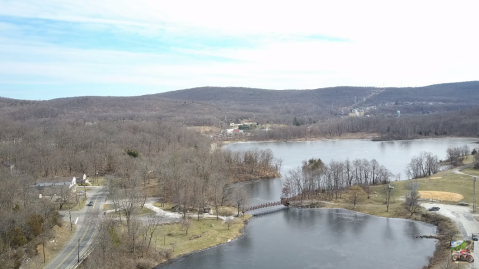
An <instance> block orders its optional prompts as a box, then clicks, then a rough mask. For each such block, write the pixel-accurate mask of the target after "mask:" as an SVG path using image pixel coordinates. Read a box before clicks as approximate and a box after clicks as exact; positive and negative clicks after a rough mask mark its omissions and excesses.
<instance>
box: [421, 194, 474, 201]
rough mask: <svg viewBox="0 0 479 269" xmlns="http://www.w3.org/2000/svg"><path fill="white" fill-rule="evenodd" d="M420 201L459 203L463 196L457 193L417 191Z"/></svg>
mask: <svg viewBox="0 0 479 269" xmlns="http://www.w3.org/2000/svg"><path fill="white" fill-rule="evenodd" d="M419 194H420V195H421V198H422V199H434V200H442V201H452V202H459V201H462V200H463V199H464V196H462V195H460V194H459V193H454V192H445V191H419Z"/></svg>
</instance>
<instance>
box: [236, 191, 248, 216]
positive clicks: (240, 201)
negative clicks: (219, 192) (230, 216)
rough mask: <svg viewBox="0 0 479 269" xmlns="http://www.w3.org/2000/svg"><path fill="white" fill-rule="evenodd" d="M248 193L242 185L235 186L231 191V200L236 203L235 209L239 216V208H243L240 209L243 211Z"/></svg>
mask: <svg viewBox="0 0 479 269" xmlns="http://www.w3.org/2000/svg"><path fill="white" fill-rule="evenodd" d="M247 197H248V193H247V192H246V190H245V189H244V187H243V186H237V187H235V189H234V191H233V198H232V200H233V202H234V204H235V205H236V209H237V210H238V217H239V216H240V210H241V208H243V210H242V211H244V208H245V204H246V202H247V200H248V198H247Z"/></svg>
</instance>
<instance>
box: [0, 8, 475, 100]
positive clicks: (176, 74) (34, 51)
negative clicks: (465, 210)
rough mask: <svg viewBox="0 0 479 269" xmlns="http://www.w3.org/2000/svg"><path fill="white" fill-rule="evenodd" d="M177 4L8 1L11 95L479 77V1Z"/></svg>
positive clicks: (6, 74)
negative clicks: (478, 2) (478, 18)
mask: <svg viewBox="0 0 479 269" xmlns="http://www.w3.org/2000/svg"><path fill="white" fill-rule="evenodd" d="M171 2H173V1H156V0H155V1H154V0H150V1H146V0H145V1H122V0H103V1H91V0H82V1H65V0H42V1H36V0H35V1H34V0H25V1H22V0H13V1H10V0H0V7H1V8H0V96H2V97H9V98H16V99H30V100H47V99H52V98H59V97H70V96H85V95H88V96H90V95H101V96H133V95H143V94H152V93H158V92H164V91H172V90H179V89H186V88H192V87H200V86H241V87H257V88H266V89H277V90H281V89H314V88H320V87H329V86H342V85H347V86H377V87H383V86H423V85H430V84H436V83H444V82H457V81H470V80H478V76H479V49H478V48H479V40H478V39H479V37H478V35H477V29H476V28H477V19H476V18H477V16H476V14H475V12H476V11H477V10H478V7H479V5H478V4H476V2H475V1H462V2H460V4H458V3H455V4H453V3H452V2H441V1H420V3H417V2H418V1H397V2H391V1H387V3H385V2H386V1H334V3H333V4H331V3H326V2H322V1H295V2H294V3H293V2H290V3H278V1H274V2H273V1H241V2H237V3H233V4H232V3H231V2H229V3H228V2H226V1H208V0H205V1H174V2H175V3H171ZM329 2H332V1H329Z"/></svg>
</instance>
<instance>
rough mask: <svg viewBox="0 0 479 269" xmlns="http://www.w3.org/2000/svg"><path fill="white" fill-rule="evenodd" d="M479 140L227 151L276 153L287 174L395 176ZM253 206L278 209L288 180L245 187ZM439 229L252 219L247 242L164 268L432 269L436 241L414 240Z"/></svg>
mask: <svg viewBox="0 0 479 269" xmlns="http://www.w3.org/2000/svg"><path fill="white" fill-rule="evenodd" d="M475 141H477V139H469V138H444V139H423V140H413V141H394V142H371V141H367V140H323V141H313V142H280V143H234V144H228V145H226V147H225V148H227V149H231V150H246V149H251V148H255V147H257V148H261V149H265V148H269V149H271V150H272V151H273V154H274V156H275V157H277V158H281V159H282V160H283V171H282V173H285V172H286V171H287V170H288V169H291V168H294V167H296V166H299V165H301V161H302V160H305V159H309V158H313V157H314V158H321V159H322V160H323V161H324V162H329V161H330V160H333V159H334V160H336V161H339V160H346V159H347V158H349V159H350V160H354V159H356V158H361V159H362V158H366V159H368V160H371V159H376V160H377V161H378V162H379V163H380V164H382V165H384V166H386V167H387V168H388V169H389V170H391V171H392V172H393V173H394V174H398V173H402V174H403V175H402V176H401V179H405V176H404V172H403V170H404V168H405V167H406V164H407V163H408V162H409V161H410V160H411V158H412V157H413V156H414V155H418V154H419V152H421V151H428V152H432V153H434V154H436V155H438V156H439V158H441V159H443V158H445V156H446V149H447V148H448V147H457V146H463V145H465V144H467V145H468V146H469V147H470V148H471V150H472V148H473V147H477V146H478V145H477V144H473V142H475ZM245 186H246V187H247V188H248V191H249V196H250V204H251V205H253V204H260V203H264V202H267V201H278V200H279V198H280V196H281V179H272V180H263V181H257V182H253V183H246V184H245ZM435 230H436V229H435V227H434V226H430V225H426V224H423V223H419V222H413V221H408V220H401V219H387V218H379V217H374V216H368V215H363V214H357V213H354V212H351V211H347V210H342V209H337V210H334V209H329V210H328V209H289V210H287V211H281V212H277V213H273V214H270V215H265V216H264V217H260V218H253V219H252V220H251V221H250V223H249V224H248V225H247V226H246V228H245V235H244V236H243V237H241V238H239V239H237V240H235V241H233V242H230V243H227V244H224V245H220V246H217V247H214V248H211V249H208V250H205V251H200V252H198V253H194V254H191V255H187V256H185V257H182V258H180V259H178V260H175V261H174V262H172V263H169V264H166V265H163V266H160V267H158V268H161V269H164V268H195V269H207V268H233V269H234V268H267V269H269V268H271V269H279V268H288V269H290V268H335V269H342V268H344V269H346V268H348V269H349V268H358V269H361V268H388V269H393V268H414V269H418V268H421V267H422V266H424V265H426V264H427V257H428V256H432V255H433V252H434V248H435V240H430V239H414V238H413V236H415V235H425V234H428V235H429V234H435Z"/></svg>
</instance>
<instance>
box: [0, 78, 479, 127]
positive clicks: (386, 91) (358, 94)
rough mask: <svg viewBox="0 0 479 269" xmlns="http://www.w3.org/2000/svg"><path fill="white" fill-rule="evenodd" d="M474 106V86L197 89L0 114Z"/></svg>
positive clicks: (247, 114) (184, 115)
mask: <svg viewBox="0 0 479 269" xmlns="http://www.w3.org/2000/svg"><path fill="white" fill-rule="evenodd" d="M477 107H479V81H470V82H458V83H445V84H437V85H430V86H425V87H408V88H376V87H330V88H319V89H313V90H266V89H255V88H243V87H199V88H192V89H185V90H177V91H171V92H164V93H158V94H151V95H143V96H132V97H102V96H85V97H71V98H59V99H53V100H48V101H28V100H16V99H8V98H1V97H0V113H2V114H4V115H8V116H9V117H12V118H13V119H19V120H22V119H23V120H25V119H38V118H41V119H48V118H55V117H61V118H64V119H71V118H73V119H77V120H82V121H88V122H90V121H95V120H94V119H99V118H107V119H121V120H125V119H128V120H141V119H145V118H154V119H158V120H168V121H174V122H180V123H183V124H187V125H215V124H216V125H218V124H219V122H220V121H221V122H225V123H226V122H228V121H234V120H237V119H246V118H256V119H257V120H258V121H261V122H271V123H286V124H288V123H291V122H292V120H293V118H295V117H298V118H301V119H303V121H304V122H315V121H317V120H320V119H328V118H331V117H340V116H348V114H349V113H350V112H351V111H353V110H356V111H365V114H370V115H386V116H388V115H389V116H395V115H396V111H398V110H399V111H401V115H408V114H410V115H414V114H435V113H442V112H447V111H458V110H465V109H471V108H477Z"/></svg>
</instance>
